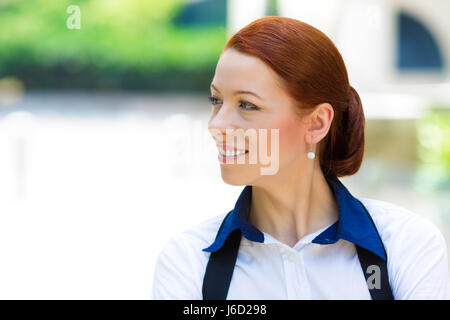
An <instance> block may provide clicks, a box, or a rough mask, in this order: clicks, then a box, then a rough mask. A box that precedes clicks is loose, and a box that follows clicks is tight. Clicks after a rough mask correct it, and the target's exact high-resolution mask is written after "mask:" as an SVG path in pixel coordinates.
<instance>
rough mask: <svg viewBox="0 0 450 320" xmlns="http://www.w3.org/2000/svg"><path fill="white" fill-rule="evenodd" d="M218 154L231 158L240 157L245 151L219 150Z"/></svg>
mask: <svg viewBox="0 0 450 320" xmlns="http://www.w3.org/2000/svg"><path fill="white" fill-rule="evenodd" d="M219 152H220V154H221V155H223V156H227V157H232V156H240V155H241V154H244V153H245V152H246V151H245V150H238V151H234V150H224V149H220V150H219Z"/></svg>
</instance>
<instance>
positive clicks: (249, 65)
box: [212, 49, 281, 97]
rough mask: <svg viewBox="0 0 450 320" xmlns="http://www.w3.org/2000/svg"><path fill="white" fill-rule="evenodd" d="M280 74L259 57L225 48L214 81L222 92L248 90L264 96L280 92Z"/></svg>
mask: <svg viewBox="0 0 450 320" xmlns="http://www.w3.org/2000/svg"><path fill="white" fill-rule="evenodd" d="M277 81H279V78H278V75H277V74H276V73H275V72H274V71H273V70H272V69H271V68H270V67H269V66H267V65H266V64H265V63H264V62H263V61H261V60H260V59H259V58H257V57H254V56H251V55H247V54H243V53H240V52H238V51H237V50H234V49H227V50H225V51H224V52H223V53H222V55H221V57H220V59H219V62H218V63H217V67H216V72H215V75H214V79H213V81H212V83H213V84H214V86H215V87H217V88H218V89H219V90H220V92H221V93H223V94H225V92H222V90H224V91H229V92H234V91H236V90H248V91H253V92H256V93H257V94H258V95H260V96H262V97H264V96H269V95H271V94H273V93H278V94H279V93H280V92H279V91H280V90H281V88H280V87H279V83H278V82H277Z"/></svg>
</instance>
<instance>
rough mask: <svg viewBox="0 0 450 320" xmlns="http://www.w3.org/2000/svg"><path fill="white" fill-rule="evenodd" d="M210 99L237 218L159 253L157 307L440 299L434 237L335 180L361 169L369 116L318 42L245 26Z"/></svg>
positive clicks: (281, 27)
mask: <svg viewBox="0 0 450 320" xmlns="http://www.w3.org/2000/svg"><path fill="white" fill-rule="evenodd" d="M210 101H211V103H212V113H211V118H210V121H209V131H210V133H211V135H212V137H213V138H214V140H215V142H216V144H217V146H218V149H219V155H218V156H219V161H220V168H221V175H222V179H223V180H224V181H225V182H226V183H228V184H231V185H236V186H245V187H244V189H243V191H242V193H241V195H240V197H239V199H238V200H237V202H236V204H235V206H234V209H233V210H231V211H230V212H228V213H227V214H220V215H217V216H215V217H213V218H210V219H209V220H207V221H204V222H202V223H200V224H198V225H196V226H195V227H192V228H190V229H189V230H186V231H185V232H183V233H181V234H179V235H178V236H176V237H174V238H173V239H171V240H170V241H169V242H168V243H166V245H165V246H164V248H163V250H162V251H161V252H160V255H159V257H158V260H157V263H156V267H155V274H154V283H153V299H230V300H231V299H448V298H449V297H450V293H449V292H450V285H449V275H448V262H447V249H446V244H445V240H444V238H443V236H442V234H441V233H440V231H439V230H438V229H437V228H436V227H435V226H434V225H433V224H432V223H431V222H429V221H428V220H426V219H425V218H422V217H420V216H419V215H417V214H416V213H413V212H411V211H408V210H406V209H404V208H402V207H400V206H398V205H395V204H392V203H388V202H384V201H381V200H375V199H369V198H355V197H354V196H352V195H351V194H350V192H349V191H348V190H347V189H346V187H345V186H344V185H343V184H342V183H341V182H340V181H339V179H338V178H337V177H343V176H349V175H353V174H355V173H356V172H357V171H358V170H359V168H360V166H361V162H362V159H363V153H364V122H365V120H364V114H363V109H362V105H361V101H360V99H359V96H358V93H357V92H356V91H355V89H354V88H353V87H352V86H351V85H350V84H349V79H348V76H347V71H346V68H345V65H344V62H343V59H342V57H341V55H340V53H339V52H338V50H337V49H336V47H335V46H334V44H333V43H332V41H331V40H330V39H329V38H328V37H327V36H326V35H325V34H323V33H322V32H321V31H319V30H317V29H315V28H314V27H312V26H310V25H308V24H306V23H303V22H300V21H298V20H295V19H291V18H286V17H273V16H270V17H264V18H261V19H258V20H255V21H253V22H252V23H250V24H249V25H247V26H245V27H244V28H243V29H241V30H240V31H238V32H237V33H236V34H234V35H233V36H232V38H231V39H230V40H229V41H228V43H227V44H226V46H225V48H224V50H223V52H222V54H221V56H220V59H219V62H218V64H217V68H216V71H215V75H214V78H213V81H212V84H211V97H210ZM272 133H273V134H272ZM230 137H233V138H232V139H231V138H230ZM236 141H237V142H236ZM258 150H259V153H258ZM267 151H270V152H267ZM266 153H270V159H269V160H268V159H267V157H266ZM255 154H256V155H258V156H259V157H258V161H256V162H255V161H252V160H254V159H255V158H254V156H255ZM263 159H265V161H262V160H263ZM269 162H270V167H271V169H270V170H267V167H268V164H269ZM273 162H276V164H275V165H274V164H273ZM264 168H266V171H264V170H263V169H264Z"/></svg>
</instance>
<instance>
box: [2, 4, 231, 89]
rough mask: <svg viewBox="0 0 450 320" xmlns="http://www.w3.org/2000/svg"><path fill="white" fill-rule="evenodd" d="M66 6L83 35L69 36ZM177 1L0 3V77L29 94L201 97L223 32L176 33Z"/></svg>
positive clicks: (193, 29)
mask: <svg viewBox="0 0 450 320" xmlns="http://www.w3.org/2000/svg"><path fill="white" fill-rule="evenodd" d="M69 5H78V6H79V7H80V10H81V28H80V29H69V28H68V27H67V26H66V20H67V19H68V17H69V16H70V13H67V12H66V10H67V7H68V6H69ZM184 5H186V3H185V2H184V1H181V0H164V1H158V0H126V1H124V0H83V1H81V0H78V1H74V0H72V1H67V0H58V1H48V0H22V1H19V0H2V1H1V2H0V77H4V76H15V77H18V78H19V79H20V80H22V81H24V83H25V87H27V88H45V89H52V88H88V89H107V88H114V89H115V88H123V89H149V90H152V89H155V90H164V89H167V90H177V89H186V90H195V89H202V88H204V89H205V90H207V89H208V87H209V82H210V81H211V79H212V76H213V73H214V68H215V64H216V63H217V59H218V57H219V54H220V52H221V50H222V48H223V46H224V44H225V41H226V30H225V28H224V27H223V26H216V27H211V26H203V27H202V26H195V27H189V26H188V27H186V26H183V27H177V26H176V25H175V24H174V23H173V20H174V18H176V16H177V14H178V13H179V12H180V10H182V8H183V6H184Z"/></svg>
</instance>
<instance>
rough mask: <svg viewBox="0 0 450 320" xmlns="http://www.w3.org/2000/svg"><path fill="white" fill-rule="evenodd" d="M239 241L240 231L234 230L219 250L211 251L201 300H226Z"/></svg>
mask: <svg viewBox="0 0 450 320" xmlns="http://www.w3.org/2000/svg"><path fill="white" fill-rule="evenodd" d="M231 212H232V211H230V212H228V214H227V215H226V216H225V218H224V219H223V221H222V224H221V225H220V228H219V232H218V233H217V235H216V238H217V236H218V235H219V233H220V231H221V230H222V227H223V225H224V223H225V221H226V220H227V218H228V216H229V215H230V213H231ZM240 242H241V231H240V230H239V229H238V230H234V231H233V232H232V233H231V234H230V235H229V236H228V238H227V239H226V241H225V243H224V244H223V246H222V248H220V250H218V251H215V252H212V253H211V255H210V257H209V261H208V265H207V266H206V272H205V276H204V278H203V287H202V293H203V300H226V298H227V294H228V289H229V287H230V282H231V276H232V275H233V270H234V266H235V264H236V258H237V254H238V251H239V244H240Z"/></svg>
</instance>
